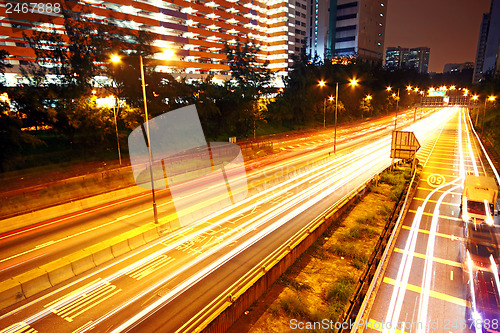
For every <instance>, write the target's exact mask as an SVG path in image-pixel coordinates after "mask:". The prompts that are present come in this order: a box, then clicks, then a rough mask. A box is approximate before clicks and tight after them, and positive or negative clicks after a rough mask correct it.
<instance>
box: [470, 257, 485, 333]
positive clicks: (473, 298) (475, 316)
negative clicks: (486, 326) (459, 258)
mask: <svg viewBox="0 0 500 333" xmlns="http://www.w3.org/2000/svg"><path fill="white" fill-rule="evenodd" d="M466 257H467V267H468V269H469V288H470V297H471V301H470V302H471V312H472V318H473V319H474V323H475V320H476V319H480V318H481V316H480V315H479V313H478V312H477V305H476V294H475V292H474V279H473V275H472V269H473V265H472V259H471V257H470V253H469V250H467V252H466ZM474 327H475V329H476V333H481V332H482V331H483V330H482V325H474Z"/></svg>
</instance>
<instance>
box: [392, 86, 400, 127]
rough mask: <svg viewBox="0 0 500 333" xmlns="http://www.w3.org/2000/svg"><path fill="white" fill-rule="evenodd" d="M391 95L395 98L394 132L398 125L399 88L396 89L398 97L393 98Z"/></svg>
mask: <svg viewBox="0 0 500 333" xmlns="http://www.w3.org/2000/svg"><path fill="white" fill-rule="evenodd" d="M392 95H393V96H394V97H395V98H396V117H395V118H394V130H396V127H397V123H398V111H399V88H398V95H397V96H395V95H394V94H392Z"/></svg>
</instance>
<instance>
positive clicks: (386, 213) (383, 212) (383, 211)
mask: <svg viewBox="0 0 500 333" xmlns="http://www.w3.org/2000/svg"><path fill="white" fill-rule="evenodd" d="M378 213H379V214H380V215H382V216H383V217H384V218H386V220H387V218H388V217H389V216H390V215H391V213H392V209H391V208H390V207H389V206H387V205H384V206H382V207H380V209H379V210H378Z"/></svg>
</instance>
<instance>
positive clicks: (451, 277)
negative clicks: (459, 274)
mask: <svg viewBox="0 0 500 333" xmlns="http://www.w3.org/2000/svg"><path fill="white" fill-rule="evenodd" d="M450 280H451V281H453V271H450Z"/></svg>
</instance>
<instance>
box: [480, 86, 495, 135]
mask: <svg viewBox="0 0 500 333" xmlns="http://www.w3.org/2000/svg"><path fill="white" fill-rule="evenodd" d="M495 99H496V96H493V95H492V96H489V97H488V98H485V99H484V109H483V123H482V124H481V135H483V133H484V118H485V117H486V102H487V101H490V102H494V101H495Z"/></svg>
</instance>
